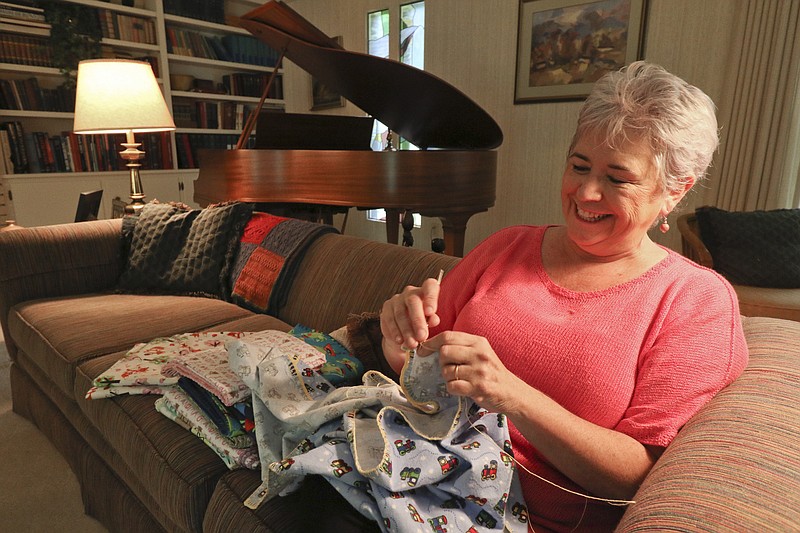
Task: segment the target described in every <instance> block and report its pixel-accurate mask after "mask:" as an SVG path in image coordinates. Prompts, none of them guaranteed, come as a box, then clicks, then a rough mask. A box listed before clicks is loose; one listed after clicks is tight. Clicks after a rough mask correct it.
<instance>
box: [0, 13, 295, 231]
mask: <svg viewBox="0 0 800 533" xmlns="http://www.w3.org/2000/svg"><path fill="white" fill-rule="evenodd" d="M63 1H64V2H68V3H72V4H79V5H82V6H86V7H87V8H90V9H97V10H108V11H110V12H112V13H114V14H117V15H128V16H133V17H140V18H144V19H150V20H153V21H154V23H155V29H156V43H154V44H145V43H141V42H134V41H133V40H120V39H109V38H104V39H103V40H102V42H101V44H102V47H103V53H104V55H108V56H110V57H126V58H127V57H142V56H149V57H151V58H154V59H155V60H156V61H157V63H158V70H159V83H160V84H161V87H162V89H163V91H164V96H165V99H166V101H167V104H168V106H169V107H170V110H171V111H173V116H174V110H175V108H176V107H177V106H180V105H181V103H182V104H183V108H184V109H185V108H186V107H187V106H188V107H191V108H194V107H195V105H196V103H197V102H209V103H210V105H212V106H213V105H214V104H219V105H220V106H221V105H222V104H223V102H230V103H232V104H233V105H236V104H243V105H248V106H252V107H255V105H256V104H257V103H258V100H259V99H258V98H257V97H246V96H233V95H229V94H218V93H205V92H196V91H195V90H191V89H190V90H177V88H175V89H173V87H172V82H173V80H176V81H177V78H175V76H176V75H177V76H180V75H184V76H192V77H193V78H195V79H199V80H207V83H210V84H211V85H212V86H213V87H215V88H216V87H218V86H219V85H221V83H222V77H223V76H225V75H226V74H234V73H262V74H269V73H271V72H272V70H273V69H272V68H270V67H264V66H258V65H251V64H247V63H238V62H230V61H220V60H214V59H205V58H202V57H188V56H184V55H179V54H176V53H171V52H170V51H169V44H168V41H169V36H168V29H169V28H178V29H182V30H185V31H187V32H191V33H193V34H195V35H202V36H207V37H221V36H224V35H237V34H240V35H248V36H249V35H250V34H249V32H247V31H246V30H243V29H241V28H238V27H235V26H232V25H228V24H219V23H213V22H206V21H203V20H199V19H193V18H189V17H185V16H178V15H174V14H169V13H165V12H164V4H165V3H166V2H167V1H168V0H136V3H135V7H128V6H124V5H121V2H120V0H113V3H109V2H100V1H96V0H63ZM203 1H204V2H207V1H209V0H203ZM11 2H12V3H13V0H11ZM261 4H262V2H261V1H257V0H225V2H224V9H225V13H226V18H227V17H228V16H236V15H241V14H243V13H245V12H247V11H249V10H251V9H253V8H255V7H258V6H259V5H261ZM197 5H199V3H198V4H197ZM173 31H174V30H173ZM0 33H8V34H15V35H30V36H45V37H46V36H48V35H49V30H48V29H47V28H37V27H26V26H21V25H16V24H8V23H0ZM28 78H36V80H37V81H38V83H39V85H40V86H41V87H45V88H54V87H56V86H58V85H59V84H60V83H61V82H62V81H63V79H62V75H61V73H60V72H59V71H58V70H57V69H55V68H47V67H41V66H32V65H25V64H15V63H4V62H0V79H5V80H24V79H28ZM181 89H185V88H183V87H181ZM283 103H284V102H283V100H282V99H267V101H266V104H265V105H267V106H269V107H273V108H281V107H282V106H283ZM73 118H74V117H73V114H72V113H69V112H48V111H29V110H16V109H0V122H9V121H19V122H20V124H21V125H22V127H23V129H24V131H25V132H26V133H27V132H34V131H43V132H47V133H48V134H50V135H60V134H62V132H68V131H70V130H71V129H72V122H73ZM176 123H177V120H176ZM219 126H220V127H218V128H213V129H211V128H207V127H187V125H186V124H183V125H179V127H178V129H177V130H176V132H175V133H174V134H171V135H170V138H169V142H170V143H171V146H170V149H171V153H172V164H171V166H170V167H169V168H164V169H162V170H143V171H142V172H141V175H142V182H143V187H144V192H145V194H146V195H147V198H146V199H147V200H149V199H153V198H158V199H159V200H160V201H172V200H175V201H181V202H184V203H187V204H189V205H193V206H196V204H194V200H193V192H194V191H193V182H194V180H195V179H196V178H197V173H198V171H197V169H196V168H182V165H180V164H179V157H178V154H179V149H180V147H179V146H178V144H177V142H178V141H176V139H177V140H181V139H182V136H184V137H186V136H191V138H193V139H199V140H202V139H205V138H207V137H206V136H220V135H227V136H230V137H231V138H233V137H235V136H238V135H239V134H240V133H241V129H236V128H229V129H223V128H222V124H219ZM187 138H188V137H187ZM216 138H218V139H219V138H220V137H216ZM137 140H138V138H137ZM121 149H122V148H121V147H120V150H121ZM145 157H147V156H145ZM2 172H3V168H2V166H0V173H2ZM95 189H103V204H102V206H101V209H100V215H99V216H100V217H101V218H110V217H111V215H112V200H113V198H114V197H120V198H122V199H123V200H125V201H127V200H128V196H129V185H128V172H127V171H125V170H122V171H109V172H40V173H35V174H34V173H23V174H5V175H2V183H0V222H2V221H3V220H5V219H7V218H12V217H13V218H14V219H15V220H16V222H17V224H19V225H21V226H39V225H46V224H59V223H66V222H71V221H72V220H73V219H74V216H75V209H76V206H77V202H78V197H79V195H80V193H81V192H85V191H90V190H95Z"/></svg>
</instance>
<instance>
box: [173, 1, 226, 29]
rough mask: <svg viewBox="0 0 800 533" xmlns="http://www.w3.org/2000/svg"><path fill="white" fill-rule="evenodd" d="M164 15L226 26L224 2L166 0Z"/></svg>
mask: <svg viewBox="0 0 800 533" xmlns="http://www.w3.org/2000/svg"><path fill="white" fill-rule="evenodd" d="M164 13H169V14H170V15H178V16H179V17H188V18H194V19H200V20H205V21H206V22H216V23H217V24H225V3H224V1H223V0H204V1H203V2H198V1H197V0H164Z"/></svg>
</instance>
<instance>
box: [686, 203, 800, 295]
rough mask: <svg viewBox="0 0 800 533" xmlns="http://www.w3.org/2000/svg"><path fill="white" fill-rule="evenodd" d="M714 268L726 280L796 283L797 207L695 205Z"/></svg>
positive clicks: (799, 255)
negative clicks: (729, 208) (765, 208)
mask: <svg viewBox="0 0 800 533" xmlns="http://www.w3.org/2000/svg"><path fill="white" fill-rule="evenodd" d="M696 215H697V224H698V227H699V228H700V235H701V236H702V239H703V243H704V244H705V245H706V247H707V248H708V251H709V252H710V253H711V257H712V259H713V260H714V270H716V271H718V272H719V273H721V274H722V275H723V276H725V277H726V278H728V280H729V281H730V282H731V283H735V284H739V285H751V286H756V287H776V288H798V287H800V209H775V210H772V211H749V212H730V211H725V210H722V209H718V208H716V207H710V206H706V207H701V208H698V209H697V210H696Z"/></svg>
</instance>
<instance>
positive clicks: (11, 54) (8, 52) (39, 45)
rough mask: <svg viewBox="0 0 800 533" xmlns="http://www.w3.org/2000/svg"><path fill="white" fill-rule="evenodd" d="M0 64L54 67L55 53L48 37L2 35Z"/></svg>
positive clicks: (0, 34) (0, 35)
mask: <svg viewBox="0 0 800 533" xmlns="http://www.w3.org/2000/svg"><path fill="white" fill-rule="evenodd" d="M0 63H12V64H14V65H32V66H35V67H53V66H54V65H55V63H53V53H52V50H51V49H50V43H49V42H47V38H46V37H37V36H35V35H17V34H13V33H0Z"/></svg>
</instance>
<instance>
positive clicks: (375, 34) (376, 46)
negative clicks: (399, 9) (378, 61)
mask: <svg viewBox="0 0 800 533" xmlns="http://www.w3.org/2000/svg"><path fill="white" fill-rule="evenodd" d="M367 26H368V28H369V37H368V39H369V42H368V43H367V45H368V46H367V50H368V51H369V55H371V56H378V57H384V58H388V57H389V10H388V9H383V10H381V11H373V12H372V13H369V14H368V15H367Z"/></svg>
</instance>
